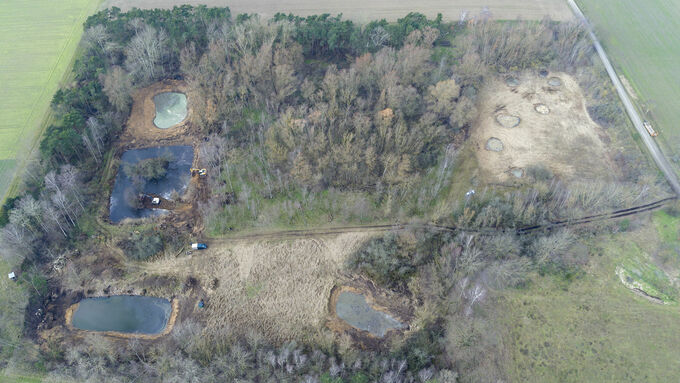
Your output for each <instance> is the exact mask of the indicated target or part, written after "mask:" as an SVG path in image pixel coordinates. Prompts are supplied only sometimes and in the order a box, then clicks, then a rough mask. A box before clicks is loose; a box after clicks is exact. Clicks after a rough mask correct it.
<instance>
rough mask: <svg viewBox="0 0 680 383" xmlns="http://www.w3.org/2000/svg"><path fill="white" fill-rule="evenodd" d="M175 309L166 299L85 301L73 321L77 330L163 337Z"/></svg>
mask: <svg viewBox="0 0 680 383" xmlns="http://www.w3.org/2000/svg"><path fill="white" fill-rule="evenodd" d="M171 311H172V305H171V304H170V301H168V300H167V299H163V298H154V297H145V296H140V295H115V296H112V297H106V298H87V299H83V300H82V301H81V302H80V303H79V304H78V307H77V308H76V311H75V313H73V317H72V320H71V324H72V325H73V327H75V328H78V329H81V330H89V331H116V332H124V333H133V334H159V333H161V332H162V331H163V330H164V329H165V326H166V325H167V324H168V319H169V318H170V312H171Z"/></svg>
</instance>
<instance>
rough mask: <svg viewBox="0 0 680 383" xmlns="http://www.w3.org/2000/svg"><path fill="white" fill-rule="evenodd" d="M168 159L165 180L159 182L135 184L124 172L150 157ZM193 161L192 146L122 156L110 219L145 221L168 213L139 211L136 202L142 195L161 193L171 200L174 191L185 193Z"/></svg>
mask: <svg viewBox="0 0 680 383" xmlns="http://www.w3.org/2000/svg"><path fill="white" fill-rule="evenodd" d="M157 157H167V158H168V159H169V164H168V169H167V173H166V175H165V177H164V178H163V179H160V180H158V181H147V182H144V184H143V185H140V184H139V182H138V183H137V184H135V183H134V182H132V179H131V178H130V177H129V176H128V175H127V174H126V173H125V166H126V165H134V164H137V163H138V162H139V161H142V160H146V159H149V158H157ZM193 161H194V149H193V147H191V146H161V147H155V148H145V149H134V150H128V151H126V152H125V153H123V156H122V157H121V161H120V166H119V168H118V175H116V182H115V184H114V186H113V192H112V193H111V206H110V210H109V218H110V219H111V221H113V222H116V223H118V222H120V221H121V220H123V219H125V218H144V217H151V216H156V215H160V214H163V213H165V212H166V211H164V210H160V209H138V208H137V207H136V206H135V201H136V199H137V196H138V195H139V193H150V194H158V195H160V196H162V197H163V198H165V199H170V196H171V194H172V191H173V190H175V191H177V192H178V193H179V194H180V195H181V194H183V193H184V191H186V189H187V187H188V186H189V182H190V181H191V174H190V172H189V170H190V169H191V164H192V163H193Z"/></svg>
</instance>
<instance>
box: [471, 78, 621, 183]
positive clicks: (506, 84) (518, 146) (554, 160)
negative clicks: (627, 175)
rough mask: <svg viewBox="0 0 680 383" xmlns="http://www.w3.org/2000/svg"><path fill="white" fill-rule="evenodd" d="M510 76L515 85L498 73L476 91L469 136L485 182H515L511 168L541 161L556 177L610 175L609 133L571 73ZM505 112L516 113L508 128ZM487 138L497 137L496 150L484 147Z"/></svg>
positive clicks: (508, 113)
mask: <svg viewBox="0 0 680 383" xmlns="http://www.w3.org/2000/svg"><path fill="white" fill-rule="evenodd" d="M515 78H516V79H517V80H518V82H519V84H518V85H517V86H512V85H513V84H514V81H509V80H508V79H505V78H500V77H499V78H497V79H495V80H493V81H491V82H490V83H489V84H487V85H486V86H485V87H484V88H483V89H482V90H481V92H480V94H479V106H478V108H479V112H480V114H479V120H478V121H477V123H476V124H474V126H473V127H472V128H471V131H470V135H471V143H472V144H473V145H475V147H476V148H477V149H476V153H477V160H478V163H479V171H480V174H481V175H482V178H483V179H484V180H485V181H486V182H488V183H503V182H512V181H516V176H515V175H513V170H515V171H516V170H520V169H523V170H526V168H527V167H529V166H534V165H543V166H545V167H547V168H548V169H550V170H551V171H552V172H553V173H554V174H556V175H557V176H559V177H560V178H562V179H577V178H578V179H605V180H606V179H612V178H614V177H616V172H615V169H614V166H613V165H612V162H611V160H610V157H609V154H608V149H607V145H606V143H608V142H609V137H608V136H607V134H606V133H605V131H604V130H603V129H602V128H601V127H600V126H599V125H597V124H596V123H595V122H594V121H593V120H592V119H591V118H590V116H589V115H588V112H587V111H586V104H585V98H584V95H583V92H582V90H581V89H580V87H579V85H578V83H577V82H576V80H575V79H574V78H573V77H571V76H569V75H567V74H566V73H550V74H549V75H548V76H547V77H540V76H538V75H537V74H535V73H531V72H527V73H523V74H521V75H517V76H515ZM551 82H552V83H553V84H559V85H550V83H551ZM510 116H514V117H519V119H520V121H519V124H518V125H517V126H515V127H510V126H512V124H510V123H509V122H511V119H510ZM503 123H505V126H504V125H503ZM492 137H495V138H498V139H499V140H500V141H501V142H502V147H503V149H502V150H501V151H492V150H488V149H487V143H488V140H489V139H490V138H492ZM517 174H519V173H517Z"/></svg>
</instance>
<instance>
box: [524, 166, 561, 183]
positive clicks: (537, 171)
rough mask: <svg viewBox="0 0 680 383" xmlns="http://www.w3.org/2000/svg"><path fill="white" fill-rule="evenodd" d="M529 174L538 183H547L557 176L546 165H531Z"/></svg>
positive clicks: (528, 169)
mask: <svg viewBox="0 0 680 383" xmlns="http://www.w3.org/2000/svg"><path fill="white" fill-rule="evenodd" d="M527 174H528V175H529V176H530V177H531V178H533V179H535V180H536V181H547V180H549V179H551V178H553V177H554V176H555V175H554V174H553V172H552V171H551V170H550V169H548V168H547V167H545V165H531V166H529V167H527Z"/></svg>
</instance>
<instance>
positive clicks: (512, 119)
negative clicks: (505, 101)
mask: <svg viewBox="0 0 680 383" xmlns="http://www.w3.org/2000/svg"><path fill="white" fill-rule="evenodd" d="M496 122H498V123H499V124H500V125H501V126H502V127H504V128H514V127H515V126H517V125H519V122H520V118H519V117H517V116H512V115H509V114H497V115H496Z"/></svg>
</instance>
